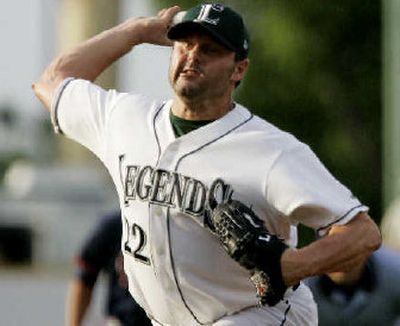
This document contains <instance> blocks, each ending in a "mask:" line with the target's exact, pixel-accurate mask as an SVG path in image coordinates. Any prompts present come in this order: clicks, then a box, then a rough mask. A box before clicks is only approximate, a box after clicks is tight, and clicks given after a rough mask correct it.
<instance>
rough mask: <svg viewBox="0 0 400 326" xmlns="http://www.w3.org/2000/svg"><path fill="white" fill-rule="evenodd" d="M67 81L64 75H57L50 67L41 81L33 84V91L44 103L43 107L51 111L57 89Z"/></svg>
mask: <svg viewBox="0 0 400 326" xmlns="http://www.w3.org/2000/svg"><path fill="white" fill-rule="evenodd" d="M64 79H65V77H64V76H63V74H61V73H58V74H55V73H54V72H53V71H52V69H51V67H49V68H48V69H47V70H46V71H45V72H44V73H43V74H42V76H41V77H40V78H39V80H38V81H37V82H35V83H33V84H32V90H33V92H34V93H35V95H36V97H37V98H38V99H39V100H40V101H41V102H42V103H43V105H44V106H45V107H46V108H47V109H48V110H50V108H51V103H52V101H53V96H54V94H55V91H56V89H57V88H58V86H59V85H60V84H61V82H62V81H63V80H64Z"/></svg>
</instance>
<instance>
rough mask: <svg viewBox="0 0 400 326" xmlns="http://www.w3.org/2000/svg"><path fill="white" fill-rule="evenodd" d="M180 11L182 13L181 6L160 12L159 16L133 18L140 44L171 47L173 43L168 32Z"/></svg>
mask: <svg viewBox="0 0 400 326" xmlns="http://www.w3.org/2000/svg"><path fill="white" fill-rule="evenodd" d="M179 11H181V8H180V7H179V6H173V7H169V8H164V9H162V10H160V12H159V13H158V14H157V16H153V17H139V18H133V19H132V23H134V24H135V25H136V26H135V32H137V33H138V38H139V39H138V43H150V44H156V45H166V46H171V45H172V41H171V40H170V39H168V37H167V32H168V29H169V28H170V26H171V24H172V20H173V18H174V16H175V15H176V14H177V13H178V12H179ZM127 23H130V21H128V22H127Z"/></svg>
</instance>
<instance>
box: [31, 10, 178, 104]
mask: <svg viewBox="0 0 400 326" xmlns="http://www.w3.org/2000/svg"><path fill="white" fill-rule="evenodd" d="M179 11H180V8H179V7H178V6H174V7H170V8H166V9H163V10H161V11H160V12H159V13H158V15H157V16H154V17H134V18H130V19H128V20H127V21H125V22H124V23H122V24H120V25H117V26H115V27H113V28H111V29H109V30H106V31H104V32H102V33H100V34H98V35H96V36H94V37H93V38H91V39H89V40H87V41H84V42H83V43H81V44H79V45H77V46H76V47H74V48H73V49H71V50H69V51H68V52H65V53H62V54H61V55H60V56H58V57H56V58H55V59H54V61H53V62H51V64H50V65H49V66H48V67H47V68H46V69H45V71H44V73H43V74H42V76H41V77H40V79H39V81H38V82H36V83H34V84H33V86H32V88H33V90H34V92H35V94H36V96H37V97H38V98H39V99H40V101H41V102H42V103H43V104H44V106H45V107H46V108H47V109H49V110H50V107H51V103H52V100H53V96H54V94H55V91H56V90H57V88H58V86H59V85H60V84H61V82H62V81H63V80H64V79H65V78H68V77H74V78H82V79H86V80H89V81H94V80H95V79H96V78H97V77H98V76H99V75H100V74H101V73H102V72H103V71H104V70H105V69H106V68H107V67H108V66H110V65H111V64H112V63H113V62H115V61H116V60H118V59H119V58H120V57H122V56H123V55H125V54H126V53H128V52H129V51H130V50H131V49H132V47H134V46H135V45H138V44H142V43H150V44H157V45H167V46H170V45H172V42H171V41H170V40H169V39H168V38H167V36H166V33H167V30H168V28H169V26H170V25H171V22H172V19H173V17H174V16H175V15H176V13H178V12H179Z"/></svg>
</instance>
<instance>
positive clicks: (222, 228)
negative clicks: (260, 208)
mask: <svg viewBox="0 0 400 326" xmlns="http://www.w3.org/2000/svg"><path fill="white" fill-rule="evenodd" d="M207 224H208V226H209V227H210V229H211V230H212V231H213V232H214V233H215V234H216V235H217V237H218V238H219V240H220V242H221V243H222V246H223V247H224V249H225V250H226V252H227V253H228V254H229V256H231V257H232V258H233V259H235V260H236V261H237V262H238V263H239V264H240V265H242V266H243V267H245V268H247V269H248V270H249V271H250V272H251V277H250V279H251V281H252V282H253V283H254V285H255V287H256V289H257V296H258V297H259V298H260V304H262V305H265V304H268V305H269V306H274V305H275V304H277V303H278V302H279V301H280V300H281V299H282V298H283V295H284V293H285V291H286V289H287V287H286V286H285V284H284V282H283V279H282V271H281V262H280V261H281V256H282V254H283V252H284V251H285V250H286V249H287V248H288V246H287V245H286V244H284V243H283V242H282V241H281V240H280V239H279V238H278V237H277V236H275V235H273V234H271V233H270V232H269V231H268V230H267V229H266V227H265V226H264V223H263V221H262V220H261V219H260V218H259V217H258V216H257V215H256V214H255V213H254V212H253V210H252V209H251V208H249V207H247V206H246V205H244V204H243V203H241V202H239V201H237V200H230V201H228V202H226V203H221V204H218V205H217V207H216V208H215V209H214V210H213V211H212V213H211V214H210V215H209V216H208V221H207Z"/></svg>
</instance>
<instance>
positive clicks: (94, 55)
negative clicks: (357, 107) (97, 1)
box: [33, 4, 381, 326]
mask: <svg viewBox="0 0 400 326" xmlns="http://www.w3.org/2000/svg"><path fill="white" fill-rule="evenodd" d="M180 11H181V9H180V8H179V7H178V6H174V7H171V8H167V9H163V10H161V11H160V12H159V13H158V15H157V16H154V17H140V18H131V19H129V20H127V21H126V22H124V23H122V24H120V25H118V26H116V27H114V28H112V29H110V30H107V31H105V32H103V33H101V34H99V35H97V36H95V37H94V38H92V39H89V40H87V41H85V42H83V43H82V44H80V45H78V46H77V47H75V48H74V49H72V50H70V51H69V52H66V53H64V54H62V55H61V56H59V57H58V58H56V59H55V60H54V61H53V62H52V63H51V64H50V65H49V67H48V68H47V69H46V70H45V71H44V73H43V75H42V76H41V78H40V80H39V81H38V82H37V83H36V84H34V85H33V88H34V91H35V93H36V95H37V96H38V98H39V99H40V100H41V101H42V102H43V104H44V105H45V106H46V107H47V108H48V109H49V110H50V112H51V116H52V121H53V123H54V126H55V130H56V131H57V132H58V133H61V134H64V135H66V136H68V137H70V138H71V139H73V140H75V141H77V142H79V143H81V144H83V145H84V146H86V147H87V148H88V149H90V150H91V151H93V152H94V153H95V154H96V155H97V156H98V157H99V159H100V160H101V161H102V162H103V163H104V165H105V166H106V168H107V169H108V171H109V173H110V174H111V176H112V178H113V181H114V183H115V186H116V189H117V191H118V194H119V198H120V205H121V209H122V219H123V225H124V230H123V239H122V244H121V246H122V250H123V252H124V262H125V270H126V273H127V275H128V278H129V290H130V293H131V294H132V295H133V297H134V298H135V299H136V301H137V302H138V303H139V304H140V305H141V306H142V307H143V308H144V309H145V311H146V312H147V314H148V316H149V317H150V318H151V319H152V321H153V324H154V325H178V326H180V325H181V326H187V325H217V326H227V325H254V326H258V325H296V326H299V325H316V324H317V309H316V305H315V303H314V301H313V298H312V294H311V292H310V290H309V289H308V288H307V287H306V286H305V285H304V284H303V283H302V282H301V280H302V279H304V278H305V277H308V276H311V275H319V274H323V273H327V272H332V271H340V270H344V269H346V268H349V267H353V266H354V265H357V264H358V263H359V262H361V261H363V260H364V259H365V257H367V256H369V255H370V254H371V253H372V252H373V251H374V250H375V249H377V248H378V247H379V246H380V243H381V238H380V234H379V231H378V228H377V226H376V225H375V224H374V222H373V221H372V220H371V218H370V217H369V216H368V214H367V211H368V208H367V207H366V206H364V205H363V204H361V203H360V202H359V201H358V200H357V199H356V198H355V197H354V196H353V195H352V193H351V192H350V191H349V190H348V189H347V188H346V187H344V186H343V185H341V184H340V183H339V182H338V181H337V180H336V179H335V178H334V177H333V176H332V175H331V174H330V173H329V172H328V171H327V170H326V169H325V168H324V166H323V165H322V164H321V162H320V161H319V160H318V159H317V157H316V156H315V155H314V154H313V152H312V151H311V150H310V148H309V147H308V146H306V145H305V144H303V143H301V142H299V141H298V140H296V138H295V137H294V136H292V135H290V134H289V133H286V132H284V131H281V130H279V129H278V128H276V127H274V126H273V125H271V124H269V123H268V122H266V121H264V120H262V119H261V118H259V117H257V116H255V115H253V114H252V113H251V112H250V111H249V110H248V109H247V108H245V107H244V106H242V105H240V104H239V103H236V102H235V101H234V100H233V94H234V90H235V88H236V87H237V85H238V84H239V83H240V82H241V81H242V79H243V78H244V76H245V74H246V71H247V69H248V66H249V59H248V54H249V49H250V42H249V37H248V32H247V29H246V27H245V24H244V22H243V19H242V17H241V16H240V15H239V14H238V13H237V12H235V11H234V10H232V9H231V8H229V7H226V6H223V5H220V4H202V5H198V6H196V7H193V8H190V9H189V10H187V11H186V12H184V13H180ZM178 13H179V14H178ZM174 17H175V19H174ZM142 43H151V44H157V45H168V46H172V53H171V59H170V68H169V79H170V83H171V86H172V89H173V91H174V96H173V98H172V99H171V100H168V101H166V102H162V103H161V102H157V101H155V100H153V99H151V98H147V97H145V96H143V95H141V94H137V93H135V92H132V93H119V92H117V91H115V90H104V89H102V88H100V87H98V86H96V85H95V84H93V81H94V80H95V79H96V77H97V76H98V75H99V74H100V73H101V72H102V71H103V70H104V69H106V68H107V67H108V66H109V65H111V64H112V63H113V62H115V61H116V60H117V59H119V58H120V57H121V56H123V55H124V54H126V53H128V52H129V51H130V50H131V49H132V47H134V46H137V45H139V44H142ZM298 223H303V224H305V225H307V226H309V227H312V228H314V229H315V230H317V231H318V232H319V233H320V234H321V235H326V236H325V237H323V238H322V239H320V240H318V241H316V242H314V243H312V244H311V245H309V246H307V247H304V248H302V249H296V248H295V247H296V242H297V235H296V225H297V224H298Z"/></svg>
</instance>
